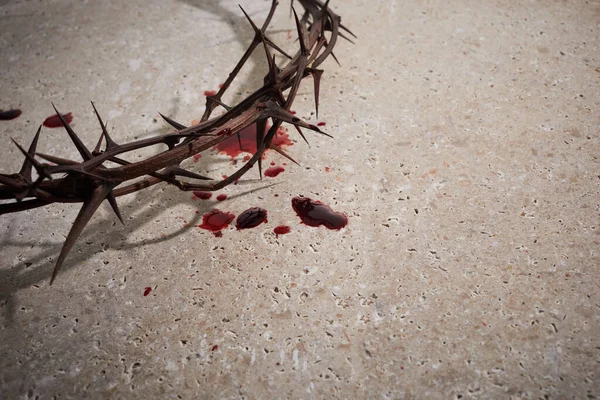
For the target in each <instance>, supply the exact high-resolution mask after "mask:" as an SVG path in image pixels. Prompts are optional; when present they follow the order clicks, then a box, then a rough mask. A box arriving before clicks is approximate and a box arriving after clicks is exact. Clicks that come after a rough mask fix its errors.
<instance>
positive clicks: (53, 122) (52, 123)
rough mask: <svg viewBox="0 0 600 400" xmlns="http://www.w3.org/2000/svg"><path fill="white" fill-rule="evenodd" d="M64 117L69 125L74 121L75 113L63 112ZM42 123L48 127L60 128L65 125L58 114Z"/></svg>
mask: <svg viewBox="0 0 600 400" xmlns="http://www.w3.org/2000/svg"><path fill="white" fill-rule="evenodd" d="M62 117H63V118H64V120H65V122H66V123H67V124H69V125H70V124H71V122H73V113H68V114H62ZM42 125H44V126H45V127H46V128H60V127H61V126H63V124H62V122H60V118H59V117H58V114H54V115H52V116H50V117H48V118H46V119H45V120H44V122H43V123H42Z"/></svg>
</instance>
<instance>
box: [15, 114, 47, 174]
mask: <svg viewBox="0 0 600 400" xmlns="http://www.w3.org/2000/svg"><path fill="white" fill-rule="evenodd" d="M41 131H42V126H41V125H40V127H39V128H38V130H37V133H36V134H35V137H34V138H33V140H32V141H31V144H30V145H29V150H27V154H29V155H30V156H31V157H32V158H33V157H34V156H35V149H36V148H37V144H38V139H39V137H40V132H41ZM32 166H33V164H32V163H31V161H30V160H29V159H28V158H25V161H23V166H22V167H21V171H19V175H21V176H22V177H24V178H25V179H27V180H28V181H31V167H32Z"/></svg>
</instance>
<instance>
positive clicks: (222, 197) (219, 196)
mask: <svg viewBox="0 0 600 400" xmlns="http://www.w3.org/2000/svg"><path fill="white" fill-rule="evenodd" d="M226 199H227V195H226V194H225V193H222V194H220V195H218V196H217V200H219V201H223V200H226Z"/></svg>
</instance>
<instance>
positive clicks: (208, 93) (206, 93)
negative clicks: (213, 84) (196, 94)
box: [204, 90, 217, 96]
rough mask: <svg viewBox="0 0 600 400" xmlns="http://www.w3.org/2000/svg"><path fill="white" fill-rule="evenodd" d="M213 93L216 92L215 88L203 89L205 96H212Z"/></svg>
mask: <svg viewBox="0 0 600 400" xmlns="http://www.w3.org/2000/svg"><path fill="white" fill-rule="evenodd" d="M215 94H217V91H216V90H205V91H204V95H205V96H214V95H215Z"/></svg>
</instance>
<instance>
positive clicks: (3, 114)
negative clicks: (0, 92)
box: [0, 109, 23, 121]
mask: <svg viewBox="0 0 600 400" xmlns="http://www.w3.org/2000/svg"><path fill="white" fill-rule="evenodd" d="M22 113H23V112H22V111H21V110H18V109H15V110H6V111H1V110H0V121H10V120H11V119H15V118H17V117H18V116H19V115H21V114H22Z"/></svg>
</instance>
